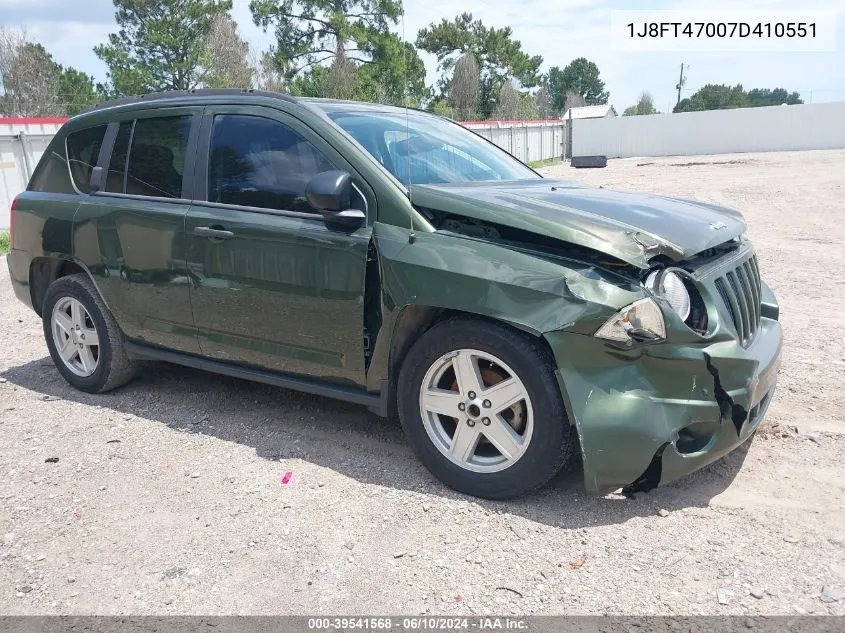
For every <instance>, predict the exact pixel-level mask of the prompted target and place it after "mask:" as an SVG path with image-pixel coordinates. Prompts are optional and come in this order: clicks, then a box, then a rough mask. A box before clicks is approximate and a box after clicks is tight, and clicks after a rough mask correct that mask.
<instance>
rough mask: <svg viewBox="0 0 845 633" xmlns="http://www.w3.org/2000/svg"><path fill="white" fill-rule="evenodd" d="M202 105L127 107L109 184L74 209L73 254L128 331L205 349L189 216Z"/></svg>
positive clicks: (164, 343)
mask: <svg viewBox="0 0 845 633" xmlns="http://www.w3.org/2000/svg"><path fill="white" fill-rule="evenodd" d="M201 112H202V109H201V108H196V107H194V108H192V107H180V108H159V109H151V110H145V111H141V112H137V111H136V112H127V113H126V114H125V115H124V117H123V119H122V120H119V121H117V122H114V123H112V124H111V127H110V130H109V132H110V134H109V135H108V137H107V141H106V142H107V143H111V151H110V152H108V154H107V156H106V158H105V159H104V166H105V167H107V177H106V183H105V187H104V188H103V190H102V191H99V192H97V193H95V194H92V195H90V196H88V197H86V198H85V200H84V202H83V204H82V205H80V207H79V209H78V210H77V212H76V217H75V220H74V229H73V234H74V235H73V239H74V255H75V256H76V257H77V259H79V260H80V261H82V262H83V263H84V264H85V265H86V266H87V267H88V269H89V270H90V271H91V273H92V274H93V275H94V278H95V281H96V282H97V285H98V286H99V289H100V292H101V293H102V295H103V298H104V299H105V301H106V303H107V305H108V306H109V309H110V310H111V311H112V313H113V314H114V316H115V318H116V319H117V321H118V323H119V324H120V326H121V328H122V329H123V331H124V333H125V334H126V335H127V337H129V338H130V339H134V340H137V341H141V342H145V343H148V344H151V345H156V346H161V347H165V348H168V349H172V350H177V351H183V352H192V353H199V344H198V342H197V338H196V330H195V328H194V325H193V316H192V314H191V306H190V295H189V292H188V286H189V283H190V278H189V277H188V271H187V268H186V257H185V246H186V245H185V217H186V216H187V213H188V208H189V207H190V199H191V197H192V195H193V192H192V182H191V178H190V177H189V176H191V175H192V174H193V167H194V159H195V154H196V137H197V132H198V127H197V124H198V122H199V120H200V118H201V117H200V114H201Z"/></svg>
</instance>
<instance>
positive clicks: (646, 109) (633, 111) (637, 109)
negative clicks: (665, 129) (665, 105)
mask: <svg viewBox="0 0 845 633" xmlns="http://www.w3.org/2000/svg"><path fill="white" fill-rule="evenodd" d="M643 114H657V108H655V107H654V99H653V98H652V96H651V95H650V94H649V93H647V92H644V93H642V94H641V95H640V98H639V100H638V101H637V104H636V105H632V106H630V107H628V108H625V112H623V113H622V116H637V115H643Z"/></svg>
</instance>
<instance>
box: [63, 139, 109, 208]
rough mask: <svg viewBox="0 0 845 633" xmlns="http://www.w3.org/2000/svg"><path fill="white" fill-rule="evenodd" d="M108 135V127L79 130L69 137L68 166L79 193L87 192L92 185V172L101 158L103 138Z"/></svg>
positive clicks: (67, 145) (67, 143)
mask: <svg viewBox="0 0 845 633" xmlns="http://www.w3.org/2000/svg"><path fill="white" fill-rule="evenodd" d="M105 135H106V126H105V125H100V126H97V127H92V128H88V129H87V130H79V131H78V132H74V133H73V134H70V135H69V136H68V137H67V141H65V146H66V147H67V158H68V164H69V165H70V175H71V177H72V178H73V184H75V185H76V188H77V189H79V191H83V192H87V191H88V187H89V185H90V183H91V171H92V170H93V169H94V167H95V166H96V165H97V159H98V158H99V156H100V147H102V145H103V137H104V136H105Z"/></svg>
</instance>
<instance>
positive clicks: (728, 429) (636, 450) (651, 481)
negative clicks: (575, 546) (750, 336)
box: [546, 318, 783, 492]
mask: <svg viewBox="0 0 845 633" xmlns="http://www.w3.org/2000/svg"><path fill="white" fill-rule="evenodd" d="M546 338H547V340H548V341H549V344H550V345H551V347H552V350H553V352H554V354H555V357H556V360H557V364H558V378H559V380H560V384H561V390H562V392H563V395H564V400H565V402H566V406H567V412H568V413H569V416H570V420H572V421H573V422H574V423H575V425H576V427H577V430H578V437H579V439H580V442H581V451H582V457H583V463H584V478H585V485H586V488H587V489H588V490H590V491H594V492H608V491H611V490H615V489H618V488H627V489H628V490H630V491H636V490H648V489H650V488H653V487H655V486H657V485H659V484H664V483H668V482H670V481H673V480H675V479H678V478H679V477H682V476H683V475H686V474H688V473H691V472H693V471H695V470H698V469H699V468H701V467H703V466H706V465H707V464H709V463H711V462H713V461H715V460H716V459H719V458H720V457H722V456H723V455H725V454H727V453H729V452H730V451H731V450H733V449H734V448H736V447H737V446H739V445H740V444H742V443H743V442H744V441H745V440H746V439H748V438H749V437H750V436H751V435H752V434H753V433H754V431H755V430H756V429H757V427H758V426H759V424H760V422H761V421H762V419H763V415H764V414H765V411H766V408H767V407H768V405H769V403H770V402H771V399H772V395H773V393H774V389H775V383H776V380H777V371H778V367H779V365H780V358H781V346H782V339H783V334H782V330H781V326H780V323H778V322H777V321H776V320H774V319H770V318H763V319H762V320H761V325H760V329H759V331H758V333H757V336H756V337H755V339H754V341H753V342H752V343H751V344H750V345H749V346H748V347H747V348H743V347H742V346H741V345H739V344H738V343H737V342H735V341H725V340H722V341H719V342H717V343H712V344H709V345H701V346H696V345H671V344H668V343H666V344H656V345H650V346H642V347H640V348H634V349H620V348H619V347H618V346H613V345H610V344H608V343H607V342H605V341H602V340H599V339H596V338H593V337H590V336H585V335H581V334H572V333H566V332H553V333H549V334H547V335H546Z"/></svg>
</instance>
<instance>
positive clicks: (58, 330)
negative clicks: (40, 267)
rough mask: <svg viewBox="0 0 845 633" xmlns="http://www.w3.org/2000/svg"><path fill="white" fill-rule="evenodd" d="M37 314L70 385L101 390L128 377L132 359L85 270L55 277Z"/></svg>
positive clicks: (122, 381) (116, 326)
mask: <svg viewBox="0 0 845 633" xmlns="http://www.w3.org/2000/svg"><path fill="white" fill-rule="evenodd" d="M41 314H42V320H43V324H44V338H45V340H46V342H47V348H48V349H49V350H50V356H51V357H52V358H53V362H54V363H55V365H56V368H57V369H58V370H59V373H60V374H61V375H62V377H63V378H64V379H65V380H67V381H68V382H69V383H70V384H71V385H73V386H74V387H76V388H77V389H80V390H81V391H87V392H88V393H101V392H104V391H109V390H111V389H114V388H116V387H120V386H121V385H123V384H125V383H127V382H129V380H131V379H132V376H133V375H134V370H135V363H134V362H133V361H132V360H131V359H130V358H129V357H128V356H127V354H126V352H125V350H124V348H123V333H122V332H121V331H120V328H119V327H118V325H117V323H116V322H115V320H114V317H112V315H111V313H110V312H109V311H108V309H107V308H106V306H105V304H104V303H103V300H102V299H101V298H100V295H99V293H98V292H97V290H96V288H95V287H94V284H93V283H91V280H90V279H89V278H88V277H87V276H86V275H84V274H79V275H70V276H68V277H61V278H60V279H57V280H56V281H54V282H53V283H52V284H51V285H50V287H49V288H48V289H47V293H46V295H45V296H44V304H43V307H42V312H41Z"/></svg>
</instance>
